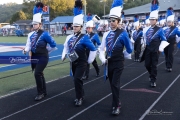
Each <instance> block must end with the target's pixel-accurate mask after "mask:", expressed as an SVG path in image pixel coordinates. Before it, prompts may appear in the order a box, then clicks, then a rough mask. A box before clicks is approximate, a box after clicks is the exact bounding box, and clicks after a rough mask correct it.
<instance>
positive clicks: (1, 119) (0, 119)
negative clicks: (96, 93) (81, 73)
mask: <svg viewBox="0 0 180 120" xmlns="http://www.w3.org/2000/svg"><path fill="white" fill-rule="evenodd" d="M102 77H103V76H100V77H98V78H96V79H93V80H91V81H89V82H86V83H85V84H84V85H86V84H89V83H91V82H93V81H96V80H98V79H99V78H102ZM74 89H75V88H71V89H69V90H67V91H64V92H62V93H59V94H57V95H55V96H53V97H50V98H47V99H45V100H43V101H40V102H38V103H36V104H34V105H30V106H29V107H26V108H24V109H21V110H19V111H17V112H15V113H12V114H10V115H8V116H5V117H3V118H0V120H3V119H6V118H9V117H11V116H13V115H16V114H18V113H21V112H23V111H25V110H28V109H30V108H32V107H35V106H37V105H39V104H41V103H44V102H46V101H49V100H51V99H53V98H56V97H58V96H60V95H63V94H65V93H67V92H70V91H72V90H74Z"/></svg>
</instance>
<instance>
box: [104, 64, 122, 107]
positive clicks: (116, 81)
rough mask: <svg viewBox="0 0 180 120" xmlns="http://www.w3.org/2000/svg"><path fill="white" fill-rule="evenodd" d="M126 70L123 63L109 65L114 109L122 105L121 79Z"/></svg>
mask: <svg viewBox="0 0 180 120" xmlns="http://www.w3.org/2000/svg"><path fill="white" fill-rule="evenodd" d="M123 69H124V62H123V61H118V62H117V61H116V62H109V63H108V78H109V82H110V86H111V91H112V99H113V100H112V107H119V105H120V77H121V74H122V71H123Z"/></svg>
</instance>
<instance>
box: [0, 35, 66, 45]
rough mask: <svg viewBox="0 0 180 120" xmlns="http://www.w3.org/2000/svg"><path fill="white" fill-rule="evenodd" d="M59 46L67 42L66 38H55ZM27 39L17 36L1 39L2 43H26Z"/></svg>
mask: <svg viewBox="0 0 180 120" xmlns="http://www.w3.org/2000/svg"><path fill="white" fill-rule="evenodd" d="M54 39H55V41H56V43H57V44H64V42H65V40H66V36H59V37H54ZM26 40H27V37H17V36H9V37H2V36H1V37H0V43H4V42H5V43H26Z"/></svg>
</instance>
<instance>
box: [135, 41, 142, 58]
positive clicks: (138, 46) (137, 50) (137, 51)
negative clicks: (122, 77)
mask: <svg viewBox="0 0 180 120" xmlns="http://www.w3.org/2000/svg"><path fill="white" fill-rule="evenodd" d="M140 53H141V42H140V41H135V44H134V57H135V60H137V59H139V55H140Z"/></svg>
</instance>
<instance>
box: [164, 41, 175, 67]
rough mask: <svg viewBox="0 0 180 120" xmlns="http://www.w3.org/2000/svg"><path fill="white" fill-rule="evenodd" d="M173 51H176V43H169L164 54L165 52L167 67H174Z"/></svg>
mask: <svg viewBox="0 0 180 120" xmlns="http://www.w3.org/2000/svg"><path fill="white" fill-rule="evenodd" d="M173 52H174V44H171V43H170V44H169V45H168V46H167V47H166V48H165V49H164V54H165V60H166V68H172V66H173V60H174V57H173Z"/></svg>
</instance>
